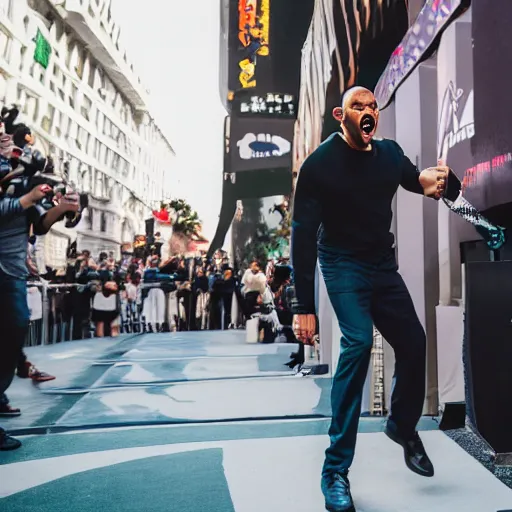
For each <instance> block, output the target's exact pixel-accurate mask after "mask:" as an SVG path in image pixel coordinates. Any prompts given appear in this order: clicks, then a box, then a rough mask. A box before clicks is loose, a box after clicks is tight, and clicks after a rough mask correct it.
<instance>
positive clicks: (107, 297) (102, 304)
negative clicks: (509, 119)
mask: <svg viewBox="0 0 512 512" xmlns="http://www.w3.org/2000/svg"><path fill="white" fill-rule="evenodd" d="M119 314H120V302H119V293H118V287H117V284H116V283H115V282H114V281H107V282H106V283H104V284H101V285H100V288H99V290H98V291H97V292H96V294H95V295H94V299H93V302H92V318H91V319H92V321H93V322H94V324H95V326H96V337H98V338H103V337H105V336H112V337H116V336H118V335H119Z"/></svg>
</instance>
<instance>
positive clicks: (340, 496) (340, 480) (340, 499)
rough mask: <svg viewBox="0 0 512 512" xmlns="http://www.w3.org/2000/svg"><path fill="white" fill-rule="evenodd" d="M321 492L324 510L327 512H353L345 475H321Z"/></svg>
mask: <svg viewBox="0 0 512 512" xmlns="http://www.w3.org/2000/svg"><path fill="white" fill-rule="evenodd" d="M322 492H323V494H324V497H325V508H326V509H327V510H328V511H329V512H355V510H356V509H355V508H354V503H353V501H352V495H351V494H350V483H349V481H348V478H347V477H346V476H345V475H340V474H339V473H332V474H329V475H323V476H322Z"/></svg>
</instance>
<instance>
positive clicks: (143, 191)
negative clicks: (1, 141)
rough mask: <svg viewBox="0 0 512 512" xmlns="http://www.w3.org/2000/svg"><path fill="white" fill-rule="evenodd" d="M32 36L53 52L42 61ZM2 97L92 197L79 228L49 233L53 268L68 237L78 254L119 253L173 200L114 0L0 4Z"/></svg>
mask: <svg viewBox="0 0 512 512" xmlns="http://www.w3.org/2000/svg"><path fill="white" fill-rule="evenodd" d="M37 39H39V41H41V40H43V41H44V42H45V43H47V45H49V47H50V48H51V50H50V53H49V59H48V62H47V65H42V64H40V63H39V62H37V61H36V59H35V53H36V46H37ZM0 102H1V103H2V104H11V103H16V104H18V105H20V106H21V107H22V111H23V121H24V122H26V123H27V124H28V125H29V126H30V127H31V128H32V130H33V132H34V134H35V136H36V141H37V142H36V145H38V146H39V149H41V150H42V151H43V152H45V153H47V154H50V155H52V156H53V157H54V160H55V163H56V172H57V173H60V174H63V175H66V176H67V177H68V179H69V180H70V182H72V183H73V184H74V185H75V186H76V187H77V189H78V190H79V191H81V192H87V193H88V194H89V197H90V207H89V208H88V210H87V213H85V214H84V218H83V220H82V222H81V223H80V224H79V226H78V227H77V229H75V230H73V231H72V232H71V231H68V230H66V229H65V228H64V227H63V226H61V225H58V226H56V227H55V229H53V230H52V233H51V234H50V235H49V236H47V237H46V238H47V240H46V241H45V252H46V256H47V260H48V259H49V260H51V262H52V266H54V265H56V264H58V263H61V262H58V261H56V260H58V259H59V258H60V259H62V257H64V255H65V251H64V253H63V252H62V248H63V247H65V246H67V244H68V242H69V241H70V240H74V239H76V241H77V247H78V249H79V250H82V249H89V250H91V251H92V252H93V253H97V252H98V251H101V250H106V251H115V252H116V253H118V252H119V248H120V246H121V244H122V243H125V242H132V241H133V237H134V235H135V234H138V233H144V232H145V227H144V219H146V218H148V216H149V215H150V212H151V209H152V208H155V207H158V205H159V204H160V202H161V201H164V200H167V199H169V198H170V194H171V190H170V189H171V176H172V174H171V172H172V169H173V166H174V161H175V154H174V151H173V149H172V147H171V145H170V144H169V142H168V141H167V139H166V138H165V136H164V135H163V133H162V132H161V131H160V129H159V128H158V126H157V125H156V123H155V121H154V120H153V119H152V117H151V114H150V113H149V112H148V108H147V92H146V91H145V89H144V88H143V86H142V85H141V82H140V79H139V78H138V77H137V76H136V75H135V73H134V70H133V65H131V64H130V63H129V61H128V59H127V57H126V53H125V52H124V51H123V46H122V42H121V41H120V30H119V27H118V26H117V25H116V23H115V22H114V20H113V19H112V16H111V10H110V0H66V1H63V0H0ZM59 255H60V256H59Z"/></svg>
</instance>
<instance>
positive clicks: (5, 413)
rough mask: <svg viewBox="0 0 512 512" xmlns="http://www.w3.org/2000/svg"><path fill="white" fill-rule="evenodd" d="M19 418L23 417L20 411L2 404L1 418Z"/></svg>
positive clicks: (0, 408) (0, 406) (0, 407)
mask: <svg viewBox="0 0 512 512" xmlns="http://www.w3.org/2000/svg"><path fill="white" fill-rule="evenodd" d="M17 416H21V410H20V409H16V408H15V407H11V406H10V405H9V404H2V403H0V418H16V417H17Z"/></svg>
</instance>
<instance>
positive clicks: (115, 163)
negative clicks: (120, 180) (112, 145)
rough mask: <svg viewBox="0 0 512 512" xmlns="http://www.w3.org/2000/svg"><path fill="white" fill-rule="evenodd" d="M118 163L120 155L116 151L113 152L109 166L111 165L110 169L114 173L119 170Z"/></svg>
mask: <svg viewBox="0 0 512 512" xmlns="http://www.w3.org/2000/svg"><path fill="white" fill-rule="evenodd" d="M120 163H121V157H120V156H119V155H118V154H117V153H114V154H113V158H112V164H111V167H112V170H113V171H114V172H115V173H117V172H118V171H119V164H120Z"/></svg>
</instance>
